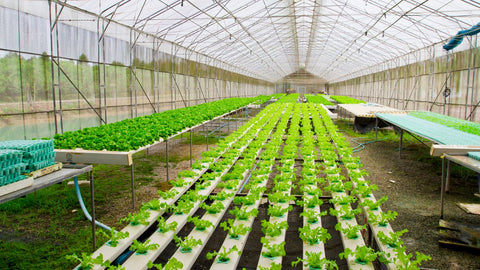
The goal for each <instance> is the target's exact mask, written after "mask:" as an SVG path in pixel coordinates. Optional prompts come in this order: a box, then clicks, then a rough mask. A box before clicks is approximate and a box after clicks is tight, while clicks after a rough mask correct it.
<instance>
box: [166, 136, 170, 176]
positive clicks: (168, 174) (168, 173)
mask: <svg viewBox="0 0 480 270" xmlns="http://www.w3.org/2000/svg"><path fill="white" fill-rule="evenodd" d="M165 155H166V158H167V160H166V161H167V164H166V165H167V182H168V181H170V172H169V169H168V159H169V158H168V139H167V140H165Z"/></svg>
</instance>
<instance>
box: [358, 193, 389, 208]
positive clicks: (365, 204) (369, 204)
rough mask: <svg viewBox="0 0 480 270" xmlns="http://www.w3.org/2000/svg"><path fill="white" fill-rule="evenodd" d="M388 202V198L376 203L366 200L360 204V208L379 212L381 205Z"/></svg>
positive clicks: (384, 197) (385, 197)
mask: <svg viewBox="0 0 480 270" xmlns="http://www.w3.org/2000/svg"><path fill="white" fill-rule="evenodd" d="M387 200H388V197H387V196H383V197H382V198H380V199H378V200H377V201H375V202H374V201H372V200H370V199H366V200H364V201H363V202H360V203H359V204H360V206H363V207H368V209H370V210H378V208H379V207H380V205H382V203H383V202H385V201H387Z"/></svg>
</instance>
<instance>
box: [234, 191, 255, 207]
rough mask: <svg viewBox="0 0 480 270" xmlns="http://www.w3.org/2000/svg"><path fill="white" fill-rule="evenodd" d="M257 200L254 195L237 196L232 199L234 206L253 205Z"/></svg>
mask: <svg viewBox="0 0 480 270" xmlns="http://www.w3.org/2000/svg"><path fill="white" fill-rule="evenodd" d="M257 200H258V196H257V195H255V194H249V195H247V196H239V197H235V198H234V199H233V202H234V203H235V204H242V205H253V204H254V203H255V202H256V201H257Z"/></svg>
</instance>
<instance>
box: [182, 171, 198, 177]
mask: <svg viewBox="0 0 480 270" xmlns="http://www.w3.org/2000/svg"><path fill="white" fill-rule="evenodd" d="M195 176H197V173H196V172H194V171H191V170H185V171H181V172H179V173H178V178H192V177H195Z"/></svg>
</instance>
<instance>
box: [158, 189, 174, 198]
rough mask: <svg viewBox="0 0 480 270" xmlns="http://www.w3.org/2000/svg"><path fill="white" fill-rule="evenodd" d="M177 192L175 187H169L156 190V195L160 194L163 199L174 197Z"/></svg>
mask: <svg viewBox="0 0 480 270" xmlns="http://www.w3.org/2000/svg"><path fill="white" fill-rule="evenodd" d="M178 193H179V192H178V191H177V190H176V189H170V190H167V191H161V190H158V195H160V198H163V199H164V200H168V199H171V198H173V197H175V195H177V194H178Z"/></svg>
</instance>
